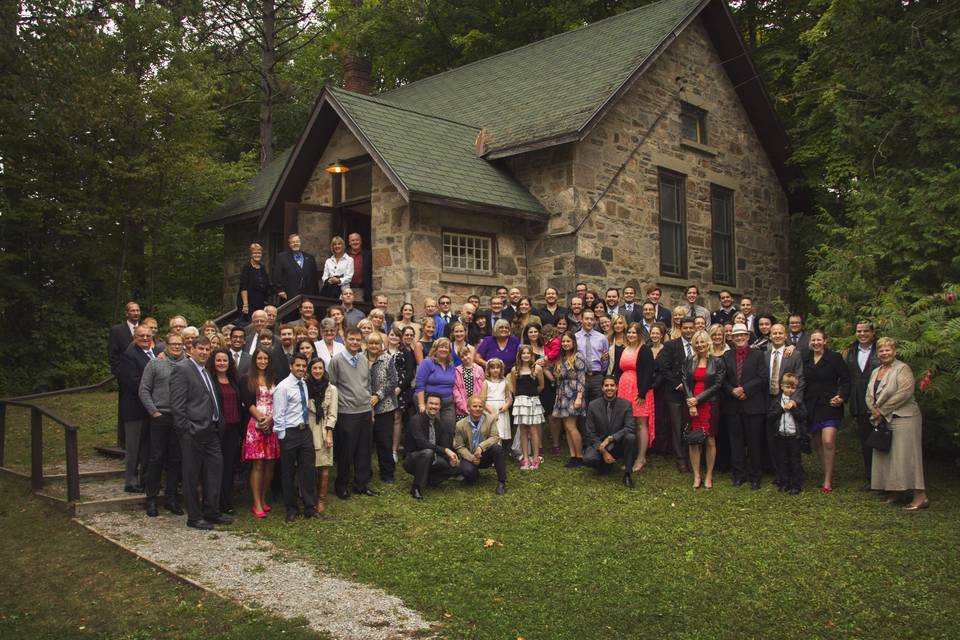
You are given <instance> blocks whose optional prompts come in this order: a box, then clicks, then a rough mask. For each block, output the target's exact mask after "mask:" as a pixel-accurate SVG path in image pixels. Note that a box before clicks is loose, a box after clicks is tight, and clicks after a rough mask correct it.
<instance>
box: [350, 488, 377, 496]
mask: <svg viewBox="0 0 960 640" xmlns="http://www.w3.org/2000/svg"><path fill="white" fill-rule="evenodd" d="M356 493H357V495H361V496H370V497H371V498H378V497H380V492H379V491H374V490H373V489H371V488H370V487H367V488H366V489H364V490H363V491H357V492H356Z"/></svg>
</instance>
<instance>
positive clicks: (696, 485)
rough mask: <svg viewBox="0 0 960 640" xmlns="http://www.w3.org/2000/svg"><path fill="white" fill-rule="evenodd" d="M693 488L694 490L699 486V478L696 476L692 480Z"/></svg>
mask: <svg viewBox="0 0 960 640" xmlns="http://www.w3.org/2000/svg"><path fill="white" fill-rule="evenodd" d="M693 488H694V489H695V490H696V489H699V488H700V478H697V479H696V480H694V481H693Z"/></svg>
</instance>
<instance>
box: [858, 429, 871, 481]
mask: <svg viewBox="0 0 960 640" xmlns="http://www.w3.org/2000/svg"><path fill="white" fill-rule="evenodd" d="M856 418H857V438H859V439H860V452H861V453H862V454H863V470H864V472H866V474H867V482H869V481H870V477H871V475H872V473H873V447H870V446H868V445H867V437H868V436H869V435H870V432H871V431H873V425H872V424H870V414H869V413H862V414H858V415H857V416H856Z"/></svg>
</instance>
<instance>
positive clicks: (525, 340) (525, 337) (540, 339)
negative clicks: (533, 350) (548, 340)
mask: <svg viewBox="0 0 960 640" xmlns="http://www.w3.org/2000/svg"><path fill="white" fill-rule="evenodd" d="M530 327H536V328H537V331H539V332H540V335H538V336H537V346H538V347H542V346H543V327H541V326H540V325H539V324H537V323H536V322H528V323H527V326H525V327H524V328H523V340H522V342H523V344H530V345H532V344H533V343H532V342H530Z"/></svg>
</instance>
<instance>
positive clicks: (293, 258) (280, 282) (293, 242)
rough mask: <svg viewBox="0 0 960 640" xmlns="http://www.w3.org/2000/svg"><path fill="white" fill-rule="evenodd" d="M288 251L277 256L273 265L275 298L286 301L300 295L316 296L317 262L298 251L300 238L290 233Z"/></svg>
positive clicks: (310, 256) (308, 255)
mask: <svg viewBox="0 0 960 640" xmlns="http://www.w3.org/2000/svg"><path fill="white" fill-rule="evenodd" d="M287 246H289V247H290V250H289V251H283V252H281V253H280V255H278V256H277V260H276V262H275V263H274V265H273V278H274V287H276V289H277V297H278V298H280V299H281V300H287V299H288V298H292V297H294V296H298V295H300V294H301V293H306V294H309V295H317V292H318V291H319V289H318V286H317V261H316V259H315V258H314V257H313V256H312V255H310V254H309V253H307V252H306V251H301V250H300V236H299V234H296V233H291V234H290V236H289V237H288V238H287Z"/></svg>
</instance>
